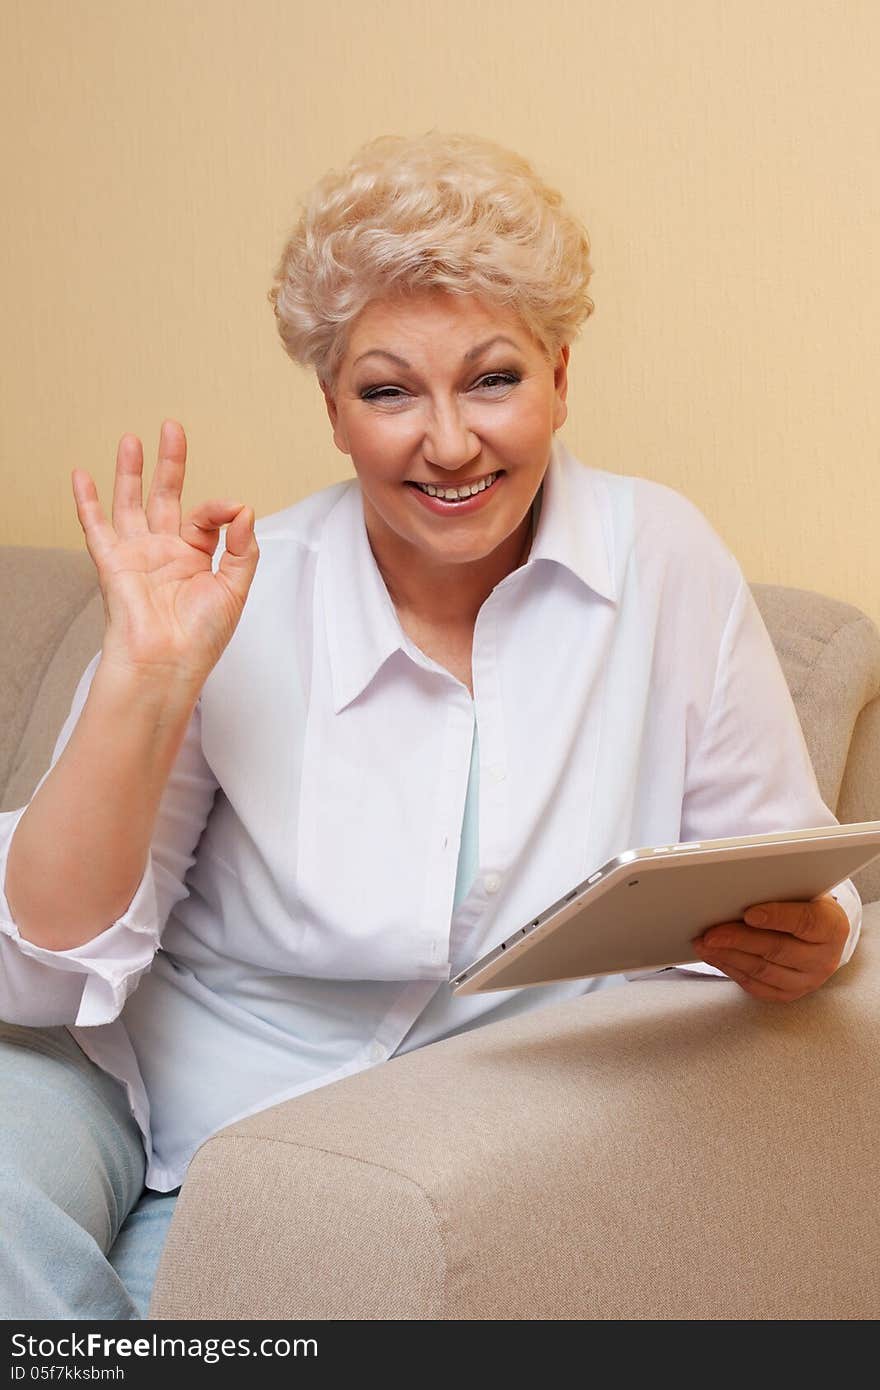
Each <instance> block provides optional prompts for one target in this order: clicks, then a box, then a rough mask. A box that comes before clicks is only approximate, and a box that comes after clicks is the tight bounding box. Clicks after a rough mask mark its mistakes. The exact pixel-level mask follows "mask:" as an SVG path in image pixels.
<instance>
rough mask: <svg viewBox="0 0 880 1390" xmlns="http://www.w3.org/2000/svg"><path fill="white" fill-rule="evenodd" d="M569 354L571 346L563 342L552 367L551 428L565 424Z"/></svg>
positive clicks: (556, 428) (557, 427)
mask: <svg viewBox="0 0 880 1390" xmlns="http://www.w3.org/2000/svg"><path fill="white" fill-rule="evenodd" d="M570 355H571V348H570V346H569V344H568V343H563V345H562V347H561V348H560V349H559V355H558V357H557V358H556V366H555V367H554V369H553V388H554V391H555V393H556V398H555V400H554V402H553V428H554V430H558V429H559V428H560V426H561V425H564V424H565V421H566V419H567V417H568V406H567V404H566V396H567V395H568V359H569V357H570Z"/></svg>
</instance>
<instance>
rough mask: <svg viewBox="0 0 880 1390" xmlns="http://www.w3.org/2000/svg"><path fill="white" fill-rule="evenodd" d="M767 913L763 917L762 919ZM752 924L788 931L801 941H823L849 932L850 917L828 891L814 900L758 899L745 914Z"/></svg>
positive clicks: (746, 919)
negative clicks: (778, 900) (760, 900)
mask: <svg viewBox="0 0 880 1390" xmlns="http://www.w3.org/2000/svg"><path fill="white" fill-rule="evenodd" d="M761 914H763V920H759V918H760V915H761ZM743 920H744V921H745V922H746V923H747V924H748V925H749V926H750V927H766V928H767V929H768V930H771V931H780V932H788V933H789V935H791V936H796V937H798V938H799V939H800V940H801V941H810V942H814V943H823V942H826V941H834V940H835V939H836V938H837V937H838V936H840V935H841V934H843V936H844V937H846V936H848V935H849V918H848V917H847V915H846V913H845V912H844V910H843V908H842V907H841V906H840V903H839V902H837V901H836V900H835V899H834V898H832V897H830V896H829V895H828V894H827V893H823V894H822V896H821V897H819V898H814V899H813V900H812V901H811V902H778V903H755V904H754V906H753V907H750V908H749V909H748V910H747V911H746V912H745V913H744V914H743Z"/></svg>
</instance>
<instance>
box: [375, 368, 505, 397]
mask: <svg viewBox="0 0 880 1390" xmlns="http://www.w3.org/2000/svg"><path fill="white" fill-rule="evenodd" d="M518 381H519V377H518V376H516V375H515V374H514V373H513V372H488V373H487V374H486V375H485V376H481V377H480V379H479V381H476V382H475V383H474V388H473V389H476V388H477V387H484V388H486V389H487V390H489V391H497V390H498V389H499V387H503V386H515V385H516V384H517V382H518ZM403 395H404V393H403V392H402V391H401V389H400V387H399V386H374V387H373V388H372V389H371V390H369V391H362V392H361V400H364V401H398V400H400V399H402V396H403Z"/></svg>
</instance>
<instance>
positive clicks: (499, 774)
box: [489, 763, 507, 782]
mask: <svg viewBox="0 0 880 1390" xmlns="http://www.w3.org/2000/svg"><path fill="white" fill-rule="evenodd" d="M489 776H490V777H491V778H492V781H493V782H503V781H504V779H505V777H506V776H507V773H506V772H505V771H504V768H503V767H502V766H501V764H500V763H493V764H492V766H491V767H490V768H489Z"/></svg>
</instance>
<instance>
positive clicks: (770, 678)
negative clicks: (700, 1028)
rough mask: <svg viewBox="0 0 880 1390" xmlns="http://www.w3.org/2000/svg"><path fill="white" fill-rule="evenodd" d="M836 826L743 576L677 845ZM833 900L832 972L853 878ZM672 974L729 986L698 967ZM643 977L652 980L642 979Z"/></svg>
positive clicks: (855, 923)
mask: <svg viewBox="0 0 880 1390" xmlns="http://www.w3.org/2000/svg"><path fill="white" fill-rule="evenodd" d="M838 824H839V822H838V820H837V817H836V816H835V815H834V813H833V812H832V811H831V810H830V809H829V807H828V806H826V804H825V802H824V801H823V800H822V795H821V792H820V791H819V786H818V783H817V782H816V774H815V772H814V770H813V764H812V762H811V759H810V754H809V750H808V748H807V744H806V740H805V739H804V735H803V730H802V728H801V724H800V719H799V718H798V714H797V710H796V708H795V705H794V701H793V700H792V697H791V693H790V691H789V688H788V683H787V681H786V679H785V674H784V672H783V670H782V667H781V666H780V664H779V659H778V657H777V655H776V650H775V648H774V646H773V642H772V639H771V637H770V634H769V633H768V631H767V628H766V626H765V625H764V620H763V618H762V617H761V614H760V611H759V609H758V606H757V604H756V603H755V599H754V596H753V594H752V592H751V589H750V588H749V585H748V584H747V582H746V580H745V578H744V577H743V576H742V575H741V576H740V582H739V586H738V588H737V591H736V594H735V597H734V600H733V603H732V605H731V609H730V613H729V615H728V618H727V622H726V625H725V629H724V633H723V636H722V639H721V644H720V648H719V654H718V662H717V667H716V673H715V684H714V688H713V692H712V699H711V704H710V708H709V712H708V715H707V718H706V722H705V725H704V727H703V730H702V734H701V737H700V740H699V743H698V746H697V748H696V750H695V752H694V755H693V757H691V758H689V760H688V765H687V770H686V775H685V791H684V798H683V804H682V816H681V832H680V839H681V840H682V841H688V840H711V839H721V838H725V837H726V836H729V835H760V834H765V833H767V832H770V831H773V830H800V829H806V828H808V827H811V826H823V825H838ZM831 896H832V897H834V898H835V899H836V900H837V901H838V902H839V903H840V905H841V907H842V908H843V909H844V911H845V912H846V914H847V917H848V918H849V923H850V931H849V938H848V940H847V943H846V946H845V947H844V951H843V954H842V956H841V959H840V964H839V965H838V969H839V968H840V966H841V965H844V964H846V962H847V961H848V960H849V959H850V957H851V956H852V954H853V952H854V950H855V948H856V943H857V941H858V938H859V933H860V931H861V924H862V902H861V898H860V897H859V894H858V891H857V889H856V887H855V885H854V883H853V882H852V880H851V879H844V880H843V881H842V882H841V883H839V884H836V885H835V886H834V888H833V889H831ZM675 969H677V970H681V971H684V972H685V973H688V974H701V975H714V976H720V977H722V978H724V979H726V978H727V976H724V975H723V974H722V972H721V971H720V970H716V969H715V967H714V966H710V965H709V964H707V963H706V962H703V961H695V962H694V963H693V964H689V965H686V966H678V967H675ZM647 973H656V972H639V974H640V975H641V974H647ZM630 978H633V977H632V976H631V977H630Z"/></svg>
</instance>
